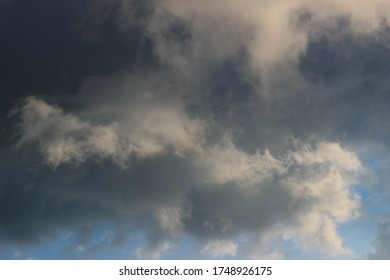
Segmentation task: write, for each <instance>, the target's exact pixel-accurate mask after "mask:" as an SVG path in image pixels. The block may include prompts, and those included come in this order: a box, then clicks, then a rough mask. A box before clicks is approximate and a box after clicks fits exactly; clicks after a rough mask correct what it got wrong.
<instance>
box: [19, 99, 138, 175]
mask: <svg viewBox="0 0 390 280" xmlns="http://www.w3.org/2000/svg"><path fill="white" fill-rule="evenodd" d="M15 113H16V114H19V113H20V114H19V115H20V123H19V127H20V133H21V137H20V139H19V140H18V142H17V143H16V145H17V146H22V145H24V144H27V143H37V145H38V149H39V150H40V151H41V152H42V154H43V156H44V158H45V160H46V161H47V162H48V163H50V164H52V165H53V166H54V167H56V166H58V165H59V164H60V163H62V162H72V161H74V162H82V161H85V159H86V158H87V157H93V156H97V157H99V158H106V157H107V158H113V159H114V160H115V161H118V162H122V161H123V159H124V158H125V157H126V155H127V154H128V153H129V152H131V149H130V148H129V147H125V146H123V145H121V143H120V140H119V137H118V135H117V133H116V126H117V125H116V124H115V123H113V124H111V125H109V126H101V125H96V126H94V125H91V124H89V123H88V122H85V121H82V120H80V119H79V118H77V117H76V116H73V115H71V114H65V113H64V112H63V111H62V110H61V109H59V108H58V107H54V106H51V105H48V104H47V103H45V102H44V101H42V100H40V99H37V98H36V97H29V98H27V99H26V100H25V102H24V104H23V105H22V106H21V108H18V109H17V110H16V111H15Z"/></svg>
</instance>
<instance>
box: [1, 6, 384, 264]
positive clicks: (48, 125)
mask: <svg viewBox="0 0 390 280" xmlns="http://www.w3.org/2000/svg"><path fill="white" fill-rule="evenodd" d="M244 2H245V3H244ZM244 2H242V1H241V2H240V3H239V2H238V1H213V2H210V3H209V2H208V1H207V2H206V1H156V2H155V1H131V0H130V1H125V0H123V1H110V0H107V1H89V0H82V1H66V2H64V1H44V0H35V1H22V0H18V1H8V0H2V1H0V35H1V38H2V44H0V61H1V64H0V75H1V83H0V92H1V102H0V114H1V126H2V129H1V131H2V137H1V157H0V165H1V169H0V170H1V171H0V172H1V176H0V243H1V246H2V248H5V247H7V246H10V245H14V246H19V245H20V246H21V245H23V246H24V245H26V246H27V245H28V244H44V243H45V242H51V241H53V240H55V238H56V237H58V236H60V235H61V234H62V233H64V232H67V231H75V232H77V234H78V240H77V242H78V243H77V242H76V243H77V244H79V246H82V247H79V248H81V249H80V250H81V251H83V250H84V249H85V248H84V247H85V246H87V245H86V244H89V242H91V238H92V237H91V234H86V232H91V231H93V230H94V229H96V228H99V227H100V226H101V225H103V224H108V225H109V226H110V228H111V229H112V230H113V232H111V233H110V238H108V237H107V238H103V239H102V241H101V244H100V245H101V247H103V246H106V247H107V246H108V247H114V248H117V247H118V248H119V247H120V246H123V244H125V243H126V242H129V241H126V240H128V239H129V238H130V239H131V237H132V236H135V235H137V234H139V232H142V234H143V235H144V239H143V242H142V243H139V244H137V245H136V248H133V252H129V256H133V257H139V258H160V257H161V258H163V257H164V256H166V254H169V252H170V251H175V250H177V251H180V246H182V245H180V240H181V238H182V237H183V236H187V237H189V238H190V239H191V240H193V241H194V243H195V244H196V251H197V252H198V253H194V252H191V253H188V255H186V254H184V258H192V257H200V256H202V257H205V258H219V257H222V258H223V257H241V258H273V257H281V258H283V257H284V254H285V252H284V251H283V250H284V249H286V248H284V247H283V246H282V247H281V248H279V247H278V248H276V247H274V244H276V243H277V242H278V240H279V239H282V240H283V241H284V243H286V244H288V243H289V242H292V243H294V244H296V245H294V246H296V247H297V248H299V250H302V251H303V252H313V251H314V252H319V254H320V255H321V257H324V258H338V257H345V256H347V257H348V256H349V257H357V256H355V255H354V254H353V252H351V250H349V249H348V248H347V247H346V246H345V244H344V243H345V242H344V240H343V239H344V238H346V237H344V236H341V235H340V234H339V232H338V226H339V225H341V224H343V223H346V222H348V221H350V220H353V219H358V218H359V216H360V215H362V214H364V213H362V212H364V198H362V197H361V196H360V195H359V193H358V192H357V191H356V190H355V188H354V186H355V185H358V184H359V185H364V186H365V188H368V189H369V190H370V191H373V192H376V193H378V194H380V195H381V197H382V200H381V202H380V203H383V204H387V203H388V202H389V192H388V190H387V182H388V180H386V177H388V176H387V173H388V172H387V169H388V167H389V165H388V160H386V157H387V156H388V155H389V152H388V148H389V147H388V138H389V136H390V135H389V134H390V126H389V124H388V122H387V119H388V118H389V117H390V113H389V112H390V110H389V109H390V108H389V106H390V99H389V98H390V95H389V88H390V84H389V82H388V75H389V71H390V68H389V65H390V64H389V62H390V51H389V46H390V45H389V42H390V41H389V36H390V35H389V27H388V20H389V18H390V7H389V6H388V4H386V3H383V2H382V1H371V2H369V4H367V3H365V2H364V1H336V0H334V1H318V3H317V2H316V3H315V4H313V3H311V1H305V0H297V1H281V0H280V1H273V2H272V3H270V2H269V1H250V0H248V1H244ZM355 2H357V3H355ZM378 154H380V155H381V156H378ZM378 162H379V163H378ZM374 163H375V164H374ZM377 219H378V236H377V238H376V239H375V240H374V241H373V247H372V250H373V251H372V252H371V253H367V255H366V256H364V257H366V258H388V257H389V250H388V248H387V247H388V246H387V245H386V244H387V243H388V233H386V231H387V227H388V226H387V224H388V223H387V222H386V219H384V220H383V219H382V220H381V217H377ZM356 234H359V233H356ZM107 240H108V241H107ZM130 242H131V241H130ZM275 242H276V243H275ZM77 244H75V246H76V245H77ZM80 244H81V245H80ZM115 244H116V245H115ZM100 245H99V244H98V245H96V246H95V247H93V246H92V247H91V246H90V247H89V249H88V250H89V252H86V253H85V256H84V257H87V258H94V257H95V256H96V255H95V253H94V252H95V251H99V250H101V248H100V247H99V246H100ZM83 246H84V247H83ZM115 246H117V247H115ZM286 246H287V245H286ZM386 246H387V247H386ZM0 248H1V247H0ZM275 248H276V249H275ZM66 250H68V253H66V252H65V251H66ZM88 250H87V251H88ZM369 250H371V249H370V248H367V251H369ZM64 252H65V253H64V254H62V255H61V254H59V255H57V256H56V257H60V258H68V257H70V258H75V257H80V256H79V255H77V254H74V253H72V250H71V249H66V248H65V249H64ZM114 258H115V256H114Z"/></svg>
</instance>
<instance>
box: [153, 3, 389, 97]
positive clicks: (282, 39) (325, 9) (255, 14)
mask: <svg viewBox="0 0 390 280" xmlns="http://www.w3.org/2000/svg"><path fill="white" fill-rule="evenodd" d="M167 14H168V16H167ZM389 17H390V7H389V5H388V3H386V1H381V0H377V1H372V2H370V3H366V2H364V1H358V2H356V1H352V0H350V1H341V0H334V1H317V2H315V3H313V2H312V1H307V0H296V1H285V0H279V1H272V2H270V1H255V0H249V1H245V4H244V3H241V2H240V3H238V2H236V1H214V2H213V3H208V2H205V1H197V2H192V1H176V0H169V1H162V2H160V3H158V4H157V9H156V13H155V16H154V17H153V18H152V20H151V23H150V27H149V29H150V30H151V32H153V35H154V39H155V42H156V45H157V47H156V51H157V53H158V55H159V56H160V57H161V58H162V59H163V60H164V61H167V62H169V63H170V64H172V65H173V66H174V67H176V68H178V69H179V71H181V72H184V73H192V74H193V73H194V71H195V72H197V71H198V70H196V69H197V68H200V69H201V71H205V67H209V65H210V61H211V63H213V62H214V63H218V62H221V61H223V60H224V59H226V58H227V57H229V56H232V55H233V54H235V53H237V52H239V51H242V50H243V49H244V50H245V51H246V52H247V53H248V55H249V56H250V68H252V69H251V74H254V75H257V76H259V77H260V79H261V80H262V82H263V90H262V92H263V93H264V92H265V91H264V86H265V87H266V88H265V89H266V90H267V91H271V92H272V94H280V93H278V92H276V91H275V88H274V87H275V86H278V84H279V83H280V80H281V78H282V79H283V80H285V81H288V82H289V83H290V84H292V85H293V84H294V83H297V82H298V83H302V82H303V80H302V79H301V77H300V75H299V72H298V71H296V66H297V65H298V62H299V59H300V57H301V56H302V55H304V54H305V52H306V50H307V47H308V44H309V43H310V41H311V40H316V39H318V38H319V37H321V36H329V37H336V36H338V35H339V34H340V33H343V32H344V33H351V34H352V35H356V36H360V35H362V36H365V35H372V34H375V33H376V32H378V31H380V30H381V29H382V28H383V26H384V24H385V23H386V20H388V19H389ZM175 27H177V28H176V29H175ZM179 28H181V31H178V32H180V33H179V34H175V33H174V32H172V30H177V29H179ZM179 30H180V29H179ZM175 35H176V38H177V37H179V38H180V40H177V39H176V40H175ZM336 38H337V37H336ZM253 70H255V71H254V72H252V71H253ZM206 71H207V70H206ZM192 74H190V75H192ZM247 74H248V73H247Z"/></svg>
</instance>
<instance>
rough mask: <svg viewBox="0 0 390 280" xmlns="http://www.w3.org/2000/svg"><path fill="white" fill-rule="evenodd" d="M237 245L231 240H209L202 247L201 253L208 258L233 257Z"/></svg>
mask: <svg viewBox="0 0 390 280" xmlns="http://www.w3.org/2000/svg"><path fill="white" fill-rule="evenodd" d="M237 247H238V245H237V244H236V243H234V242H231V241H226V240H216V241H210V242H209V243H207V244H206V245H205V246H204V247H203V248H202V249H201V253H202V254H203V255H205V256H206V257H208V258H210V257H211V258H213V259H215V258H226V257H234V256H236V253H237Z"/></svg>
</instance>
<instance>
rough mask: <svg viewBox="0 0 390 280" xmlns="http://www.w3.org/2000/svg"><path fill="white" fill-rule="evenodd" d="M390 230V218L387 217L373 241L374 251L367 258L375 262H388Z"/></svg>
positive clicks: (389, 256)
mask: <svg viewBox="0 0 390 280" xmlns="http://www.w3.org/2000/svg"><path fill="white" fill-rule="evenodd" d="M389 231H390V228H389V216H388V215H386V216H385V217H384V218H383V219H382V221H380V222H379V223H378V227H377V236H376V238H375V239H374V241H373V244H372V245H373V247H374V251H373V252H372V253H369V254H368V255H367V257H368V258H369V259H373V260H388V259H389V258H390V232H389Z"/></svg>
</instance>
